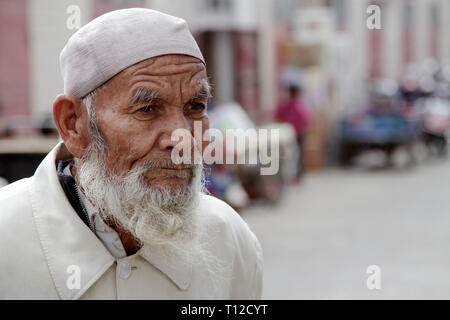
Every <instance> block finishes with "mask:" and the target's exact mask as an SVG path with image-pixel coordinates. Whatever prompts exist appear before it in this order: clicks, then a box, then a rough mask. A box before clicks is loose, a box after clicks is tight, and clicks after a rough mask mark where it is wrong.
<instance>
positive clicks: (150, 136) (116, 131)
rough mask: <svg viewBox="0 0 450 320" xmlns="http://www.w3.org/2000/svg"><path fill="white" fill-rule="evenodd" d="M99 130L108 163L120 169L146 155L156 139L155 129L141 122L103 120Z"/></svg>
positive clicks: (127, 166) (129, 165)
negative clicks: (106, 151) (103, 140)
mask: <svg viewBox="0 0 450 320" xmlns="http://www.w3.org/2000/svg"><path fill="white" fill-rule="evenodd" d="M99 130H101V133H102V134H103V136H104V138H105V140H106V145H107V147H108V159H107V162H108V165H109V166H110V167H116V168H120V169H122V170H123V168H131V167H132V165H133V163H134V162H135V161H137V160H139V159H141V158H142V157H144V156H145V155H147V154H148V153H149V152H150V150H151V149H152V148H153V146H154V145H155V141H156V134H155V130H152V129H150V126H149V124H148V123H145V125H144V123H143V122H142V123H141V122H138V123H136V122H133V123H130V121H126V120H125V119H123V120H121V121H120V120H118V119H116V120H112V121H109V122H107V121H103V123H102V125H101V128H100V126H99Z"/></svg>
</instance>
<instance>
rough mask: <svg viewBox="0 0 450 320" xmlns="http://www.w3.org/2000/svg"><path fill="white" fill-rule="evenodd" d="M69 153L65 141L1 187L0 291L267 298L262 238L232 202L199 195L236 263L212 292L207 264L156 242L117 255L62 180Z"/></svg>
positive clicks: (213, 231)
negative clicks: (59, 165)
mask: <svg viewBox="0 0 450 320" xmlns="http://www.w3.org/2000/svg"><path fill="white" fill-rule="evenodd" d="M70 157H71V155H70V153H69V152H68V150H67V148H66V147H65V145H64V144H63V143H60V144H58V145H57V146H56V147H55V148H54V149H53V150H52V151H51V152H50V153H49V154H48V155H47V156H46V158H45V159H44V160H43V161H42V163H41V164H40V165H39V167H38V168H37V170H36V172H35V174H34V176H32V177H30V178H26V179H22V180H20V181H17V182H15V183H12V184H10V185H8V186H5V187H3V188H0V266H1V272H0V299H79V298H81V299H211V298H212V299H260V298H261V291H262V252H261V247H260V244H259V242H258V240H257V239H256V237H255V235H254V234H253V233H252V232H251V231H250V229H249V228H248V226H247V224H246V223H245V222H244V221H243V220H242V219H241V217H240V216H239V215H238V214H237V213H236V212H235V211H234V210H233V209H232V208H231V207H230V206H228V205H227V204H225V203H224V202H222V201H221V200H218V199H216V198H214V197H211V196H207V195H202V196H201V201H200V206H199V209H198V210H200V213H201V214H202V217H203V221H204V223H206V224H207V229H208V230H209V231H208V234H207V239H208V243H209V246H208V248H209V250H212V251H213V252H214V253H215V254H216V255H217V256H218V257H219V259H221V260H222V261H225V262H227V263H228V265H229V267H230V273H229V274H224V275H220V276H222V277H224V278H225V279H226V281H225V283H224V284H223V285H221V286H220V287H219V288H218V289H219V290H216V291H215V292H210V291H209V289H208V288H210V283H209V281H208V280H207V278H205V277H204V272H203V271H202V266H197V265H195V266H194V267H185V266H183V263H182V261H181V260H179V259H177V257H172V258H171V259H169V260H167V259H163V257H162V255H161V254H159V253H158V249H157V248H152V247H151V246H148V245H145V246H144V247H143V248H141V250H139V251H138V252H137V253H136V254H134V255H132V256H128V257H125V258H123V259H115V258H114V257H113V256H112V255H111V254H110V253H109V252H108V250H107V249H106V248H105V247H104V246H103V244H102V243H101V241H100V240H99V239H98V238H97V237H96V236H95V234H94V233H93V232H92V231H91V230H90V229H89V228H88V227H87V226H86V225H85V224H84V223H83V221H82V220H81V219H80V218H79V217H78V215H77V213H76V212H75V211H74V210H73V209H72V207H71V205H70V203H69V201H68V199H67V198H66V195H65V194H64V191H63V189H62V188H61V185H60V183H59V180H58V177H57V173H56V166H55V162H56V161H57V160H60V159H68V158H70ZM130 266H131V268H130ZM130 270H131V271H130ZM74 279H75V280H74ZM78 280H79V281H78Z"/></svg>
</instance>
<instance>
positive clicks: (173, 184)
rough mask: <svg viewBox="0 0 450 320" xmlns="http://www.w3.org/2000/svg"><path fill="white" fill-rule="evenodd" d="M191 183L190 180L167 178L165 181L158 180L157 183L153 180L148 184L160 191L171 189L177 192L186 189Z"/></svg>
mask: <svg viewBox="0 0 450 320" xmlns="http://www.w3.org/2000/svg"><path fill="white" fill-rule="evenodd" d="M190 182H191V181H190V179H180V178H165V179H163V180H160V179H158V180H157V181H155V180H151V181H150V182H148V185H149V186H151V187H152V188H155V189H158V190H163V189H169V190H174V191H175V190H181V189H186V188H187V187H188V186H189V184H190Z"/></svg>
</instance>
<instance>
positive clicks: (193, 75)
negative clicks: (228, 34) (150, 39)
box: [108, 54, 211, 103]
mask: <svg viewBox="0 0 450 320" xmlns="http://www.w3.org/2000/svg"><path fill="white" fill-rule="evenodd" d="M108 87H109V88H108V93H109V94H108V95H109V97H110V98H112V99H113V100H116V99H118V101H119V100H120V101H122V102H124V100H123V99H126V100H127V102H129V103H131V100H133V99H134V98H135V96H136V94H139V95H141V94H143V93H144V92H147V93H149V92H150V91H151V92H152V96H154V95H157V96H158V97H164V98H166V99H167V100H171V98H175V99H176V98H181V99H185V98H186V99H187V98H192V97H193V96H196V97H197V96H198V97H199V98H210V96H211V93H210V86H209V83H208V80H207V73H206V68H205V65H204V63H203V62H202V61H201V60H199V59H197V58H195V57H192V56H187V55H180V54H170V55H164V56H158V57H154V58H150V59H147V60H144V61H141V62H139V63H136V64H134V65H132V66H130V67H128V68H126V69H125V70H123V71H121V72H120V73H118V74H117V75H116V76H114V77H113V78H112V79H111V80H110V81H109V83H108ZM180 93H181V95H180ZM178 96H179V97H178ZM166 99H165V100H166Z"/></svg>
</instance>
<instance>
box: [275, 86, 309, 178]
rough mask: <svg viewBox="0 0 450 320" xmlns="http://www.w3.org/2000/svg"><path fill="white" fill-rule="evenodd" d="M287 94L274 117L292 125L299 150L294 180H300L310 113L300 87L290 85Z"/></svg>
mask: <svg viewBox="0 0 450 320" xmlns="http://www.w3.org/2000/svg"><path fill="white" fill-rule="evenodd" d="M288 90H289V96H288V98H287V99H285V100H283V101H281V102H280V103H279V104H278V106H277V108H276V110H275V115H274V118H275V120H276V121H279V122H285V123H289V124H290V125H292V126H293V127H294V129H295V133H296V137H297V144H298V148H299V151H300V154H299V160H298V170H297V176H296V180H295V182H296V183H298V182H300V178H301V176H302V174H303V171H304V163H305V161H304V159H305V152H304V150H305V147H304V145H305V144H304V142H305V134H306V131H307V129H308V126H309V125H310V122H311V115H310V112H309V109H308V106H307V105H306V103H305V101H304V99H303V98H302V89H301V88H300V87H299V86H296V85H290V86H289V88H288Z"/></svg>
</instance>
